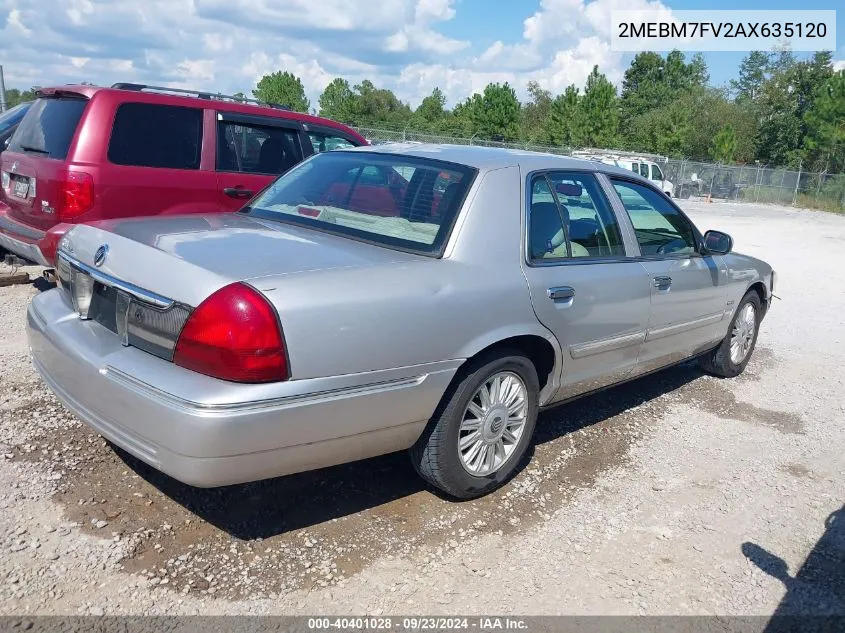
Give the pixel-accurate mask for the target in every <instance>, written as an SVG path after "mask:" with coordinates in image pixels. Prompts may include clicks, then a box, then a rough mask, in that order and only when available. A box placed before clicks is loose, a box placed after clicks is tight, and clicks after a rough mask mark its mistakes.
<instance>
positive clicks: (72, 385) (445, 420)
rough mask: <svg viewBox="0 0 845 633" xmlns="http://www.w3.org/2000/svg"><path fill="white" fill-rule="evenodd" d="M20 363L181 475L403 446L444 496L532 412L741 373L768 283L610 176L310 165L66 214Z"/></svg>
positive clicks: (502, 468)
mask: <svg viewBox="0 0 845 633" xmlns="http://www.w3.org/2000/svg"><path fill="white" fill-rule="evenodd" d="M56 272H57V277H58V279H59V286H58V287H57V288H56V289H54V290H50V291H48V292H45V293H43V294H41V295H39V296H37V297H35V299H33V301H32V303H31V305H30V307H29V311H28V333H29V340H30V345H31V348H32V357H33V362H34V364H35V366H36V368H37V369H38V371H39V372H40V373H41V375H42V376H43V378H44V381H45V382H46V383H47V384H48V385H49V386H50V388H51V389H52V390H53V391H54V392H55V393H56V395H57V396H58V397H59V399H60V400H62V401H63V402H64V403H65V405H66V406H67V407H68V408H69V409H70V410H72V411H73V412H75V413H76V414H77V415H78V416H79V417H80V418H82V419H83V420H85V421H86V422H87V423H89V424H90V425H91V426H92V427H93V428H95V429H96V430H97V431H98V432H100V433H101V434H102V435H104V436H105V437H106V438H108V439H109V440H111V441H112V442H114V443H115V444H117V445H119V446H121V447H122V448H124V449H125V450H127V451H128V452H130V453H132V454H133V455H135V456H136V457H138V458H140V459H141V460H143V461H144V462H146V463H148V464H150V465H152V466H154V467H155V468H158V469H160V470H162V471H164V472H165V473H168V474H169V475H172V476H173V477H175V478H176V479H179V480H181V481H183V482H186V483H189V484H193V485H197V486H217V485H224V484H232V483H238V482H245V481H252V480H257V479H262V478H267V477H274V476H278V475H284V474H287V473H294V472H298V471H303V470H308V469H313V468H320V467H323V466H328V465H332V464H338V463H342V462H347V461H352V460H357V459H362V458H366V457H371V456H374V455H379V454H383V453H387V452H391V451H397V450H403V449H409V452H410V455H411V460H412V462H413V465H414V467H415V468H416V469H417V470H418V472H419V473H420V475H421V476H422V477H424V478H425V479H426V480H427V481H428V482H429V483H431V484H432V485H434V486H436V487H438V488H440V489H442V490H444V491H445V492H447V493H448V494H450V495H453V496H455V497H459V498H469V497H473V496H478V495H482V494H485V493H487V492H489V491H491V490H493V489H495V488H497V487H498V486H500V485H502V484H503V483H504V482H505V481H506V480H507V479H508V477H509V476H510V475H511V474H512V473H513V472H514V469H515V468H516V467H517V465H518V464H519V462H520V460H521V459H522V458H523V456H524V454H525V452H526V448H527V447H528V445H529V444H530V442H531V438H532V435H533V432H534V426H535V422H536V420H537V413H538V411H539V410H540V409H542V408H544V407H549V406H551V405H554V404H556V403H560V402H563V401H566V400H569V399H572V398H574V397H576V396H579V395H581V394H584V393H587V392H591V391H594V390H597V389H602V388H604V387H608V386H610V385H614V384H617V383H620V382H622V381H626V380H630V379H632V378H635V377H637V376H641V375H643V374H645V373H648V372H652V371H655V370H657V369H660V368H663V367H667V366H670V365H673V364H676V363H678V362H680V361H683V360H685V359H689V358H695V357H697V358H699V359H700V362H701V365H702V367H703V368H704V369H705V370H706V371H708V372H711V373H713V374H717V375H720V376H736V375H737V374H739V373H740V372H742V371H743V369H744V368H745V365H746V363H747V362H748V359H749V357H750V356H751V353H752V350H753V349H754V344H755V342H756V338H757V331H758V327H759V324H760V321H761V319H762V318H763V316H764V315H765V313H766V310H767V309H768V307H769V304H770V302H771V298H772V293H773V290H774V283H775V275H774V273H773V272H772V269H771V268H770V267H769V266H768V265H767V264H765V263H764V262H762V261H759V260H757V259H754V258H751V257H747V256H744V255H739V254H736V253H733V252H732V241H731V238H730V237H729V236H728V235H726V234H724V233H720V232H717V231H708V232H707V233H704V234H703V235H702V234H701V233H699V231H698V229H697V228H696V227H695V226H694V225H693V224H692V223H691V222H690V221H689V219H688V218H687V217H686V216H685V215H684V214H683V212H682V211H681V210H680V209H679V208H678V207H677V206H675V204H674V203H673V202H672V201H671V200H670V199H669V198H667V197H666V196H665V195H664V193H663V192H661V191H660V190H659V189H656V188H655V187H653V186H652V184H651V183H650V182H649V181H647V180H645V179H643V178H640V177H638V176H636V175H634V174H632V173H631V172H628V171H623V170H621V169H618V168H615V167H610V166H607V165H602V164H599V163H594V162H588V161H581V160H575V159H569V158H563V157H559V156H551V155H544V154H535V153H529V152H519V151H510V150H501V149H490V148H478V147H456V146H438V145H387V146H379V147H370V148H358V149H354V150H337V151H333V152H327V153H324V154H320V155H317V156H314V157H312V158H311V159H309V160H307V161H305V162H303V163H302V164H300V165H299V166H297V167H295V168H294V169H292V170H291V171H289V172H288V173H287V174H285V175H283V176H282V177H280V178H279V179H278V180H277V181H276V182H275V183H273V184H272V185H271V186H270V187H269V188H268V189H266V190H265V191H264V192H262V193H261V194H260V195H259V196H258V197H257V198H255V199H254V200H252V201H251V202H250V203H249V205H248V206H246V207H245V208H244V209H242V210H241V212H239V213H234V214H221V215H186V216H180V217H170V218H162V217H153V218H135V219H121V220H112V221H108V222H103V223H99V224H97V225H95V226H85V225H80V226H77V227H75V228H74V229H72V230H71V231H70V232H68V233H67V234H66V236H65V237H64V238H63V240H62V242H61V243H60V245H59V256H58V265H57V271H56Z"/></svg>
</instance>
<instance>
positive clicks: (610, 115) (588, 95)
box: [577, 66, 619, 147]
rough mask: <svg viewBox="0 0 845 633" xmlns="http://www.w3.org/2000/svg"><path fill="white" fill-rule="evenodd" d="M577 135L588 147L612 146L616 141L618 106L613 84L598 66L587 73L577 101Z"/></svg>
mask: <svg viewBox="0 0 845 633" xmlns="http://www.w3.org/2000/svg"><path fill="white" fill-rule="evenodd" d="M578 106H579V108H578V109H579V111H580V116H579V117H578V119H579V123H580V125H579V129H578V130H577V132H578V136H579V137H580V138H578V139H577V140H579V141H581V143H582V144H584V145H587V146H589V147H613V146H614V145H615V144H616V142H617V132H618V129H619V110H618V104H617V98H616V87H615V86H614V85H613V84H612V83H610V82H609V81H608V79H607V77H605V76H604V75H603V74H602V73H600V72H599V67H598V66H593V71H592V72H591V73H590V76H589V77H587V86H586V87H585V88H584V96H583V97H582V98H581V100H580V102H579V104H578Z"/></svg>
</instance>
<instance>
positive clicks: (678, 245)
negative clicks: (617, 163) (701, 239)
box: [611, 178, 697, 256]
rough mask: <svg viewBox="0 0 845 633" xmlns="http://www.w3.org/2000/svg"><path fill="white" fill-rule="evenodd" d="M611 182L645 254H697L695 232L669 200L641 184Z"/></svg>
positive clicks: (614, 180) (620, 181)
mask: <svg viewBox="0 0 845 633" xmlns="http://www.w3.org/2000/svg"><path fill="white" fill-rule="evenodd" d="M611 182H613V186H614V188H615V189H616V193H618V194H619V197H620V198H621V199H622V204H623V205H624V206H625V209H626V210H627V211H628V215H629V216H630V217H631V223H632V224H633V225H634V232H635V233H636V235H637V242H638V243H639V245H640V252H641V254H642V255H645V256H660V255H692V254H694V253H695V252H696V241H697V240H696V233H695V229H694V228H693V226H692V224H691V223H690V222H689V220H687V219H686V218H685V217H684V216H683V215H682V214H681V213H680V212H679V211H678V210H677V209H676V208H675V207H674V206H672V204H670V203H669V201H668V200H666V198H664V197H663V196H662V195H660V194H659V193H657V192H656V191H654V190H653V189H651V187H646V186H644V185H640V184H638V183H633V182H627V181H624V180H616V179H613V178H611Z"/></svg>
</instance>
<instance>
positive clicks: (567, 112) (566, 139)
mask: <svg viewBox="0 0 845 633" xmlns="http://www.w3.org/2000/svg"><path fill="white" fill-rule="evenodd" d="M578 92H579V91H578V88H576V87H575V84H570V85H569V86H567V87H566V90H564V92H563V94H561V95H558V96H557V97H555V98H554V100H553V101H552V103H551V105H550V106H549V110H550V113H549V123H548V136H549V138H550V140H551V141H552V143H554V144H555V145H563V146H565V147H572V146H574V145H575V142H576V137H577V136H578V134H577V130H578V129H579V125H580V122H579V116H580V111H579V109H578V100H579V95H578Z"/></svg>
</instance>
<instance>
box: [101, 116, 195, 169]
mask: <svg viewBox="0 0 845 633" xmlns="http://www.w3.org/2000/svg"><path fill="white" fill-rule="evenodd" d="M201 147H202V110H200V109H199V108H184V107H180V106H165V105H156V104H152V103H124V104H121V105H120V106H118V108H117V114H115V117H114V127H113V128H112V133H111V140H110V141H109V154H108V156H109V160H110V161H111V162H112V163H114V164H116V165H134V166H136V167H162V168H168V169H199V166H200V148H201Z"/></svg>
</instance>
